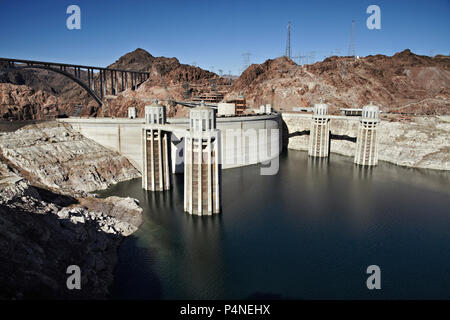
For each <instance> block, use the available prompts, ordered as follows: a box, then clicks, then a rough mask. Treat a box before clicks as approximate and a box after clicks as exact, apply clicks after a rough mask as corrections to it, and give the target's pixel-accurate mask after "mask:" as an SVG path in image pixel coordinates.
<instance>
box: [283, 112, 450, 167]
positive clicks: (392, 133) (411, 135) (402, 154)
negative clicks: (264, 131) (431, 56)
mask: <svg viewBox="0 0 450 320" xmlns="http://www.w3.org/2000/svg"><path fill="white" fill-rule="evenodd" d="M283 121H284V122H285V124H286V126H287V130H288V137H289V144H288V148H289V149H294V150H303V151H307V150H308V141H309V131H310V129H311V115H306V114H293V113H283ZM330 121H331V122H330V132H331V137H332V139H331V145H330V152H332V153H338V154H342V155H346V156H350V157H354V155H355V148H356V143H355V141H356V137H357V133H358V125H359V120H358V118H350V117H345V118H344V117H332V118H331V120H330ZM377 138H378V158H379V160H382V161H387V162H391V163H394V164H397V165H401V166H407V167H414V168H426V169H439V170H450V142H449V141H450V117H449V116H429V117H426V116H422V117H414V118H413V119H412V120H411V121H403V122H399V121H389V119H388V118H385V119H383V120H382V121H381V122H380V123H379V125H378V127H377ZM331 156H332V155H331Z"/></svg>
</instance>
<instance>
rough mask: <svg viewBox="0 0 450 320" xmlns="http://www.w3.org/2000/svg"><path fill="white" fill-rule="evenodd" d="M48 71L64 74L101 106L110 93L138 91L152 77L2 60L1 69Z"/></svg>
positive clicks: (140, 72)
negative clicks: (127, 90)
mask: <svg viewBox="0 0 450 320" xmlns="http://www.w3.org/2000/svg"><path fill="white" fill-rule="evenodd" d="M30 68H34V69H46V70H50V71H53V72H56V73H59V74H62V75H64V76H66V77H68V78H69V79H71V80H72V81H74V82H75V83H77V84H78V85H80V86H81V87H82V88H83V89H84V90H86V91H87V92H88V93H89V94H90V95H91V96H92V97H93V98H94V99H95V101H97V103H98V104H99V105H100V106H101V105H102V99H103V97H104V96H106V95H107V94H108V93H110V94H112V95H117V94H118V93H119V92H121V91H124V90H126V89H128V88H131V89H132V90H134V89H136V88H137V87H138V86H139V85H141V83H143V82H144V81H145V80H147V79H148V78H149V77H150V73H149V72H145V71H133V70H123V69H114V68H102V67H94V66H84V65H76V64H67V63H57V62H44V61H33V60H21V59H10V58H0V69H6V70H8V69H11V70H21V69H30Z"/></svg>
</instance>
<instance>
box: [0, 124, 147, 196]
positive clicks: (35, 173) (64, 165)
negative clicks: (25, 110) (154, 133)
mask: <svg viewBox="0 0 450 320" xmlns="http://www.w3.org/2000/svg"><path fill="white" fill-rule="evenodd" d="M0 154H2V155H3V157H5V158H6V159H8V160H9V161H10V162H11V163H12V164H13V165H14V166H16V167H17V168H20V169H21V170H23V171H25V172H26V173H25V176H26V177H29V178H30V180H32V181H33V182H35V183H39V184H41V185H43V186H45V187H46V188H51V189H54V190H58V192H66V193H69V194H73V193H83V192H91V191H95V190H99V189H106V188H107V187H108V186H110V185H111V184H115V183H117V182H120V181H124V180H129V179H133V178H136V177H139V176H140V173H139V172H138V171H137V170H136V168H134V167H133V166H132V165H131V163H130V162H129V161H128V160H127V159H126V158H125V157H124V156H122V155H120V154H118V153H116V152H112V151H110V150H108V149H106V148H105V147H103V146H101V145H100V144H98V143H96V142H94V141H92V140H90V139H87V138H86V137H84V136H83V135H81V134H80V133H78V132H76V131H75V130H73V129H72V128H71V127H70V126H69V125H68V124H65V123H59V122H56V121H53V122H44V123H39V124H34V125H30V126H25V127H23V128H21V129H19V130H17V131H15V132H9V133H3V134H0Z"/></svg>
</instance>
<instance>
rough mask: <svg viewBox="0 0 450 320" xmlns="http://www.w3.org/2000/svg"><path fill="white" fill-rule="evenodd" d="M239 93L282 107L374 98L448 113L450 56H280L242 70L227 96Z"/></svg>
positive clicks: (389, 106) (352, 103)
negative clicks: (301, 61) (308, 59)
mask: <svg viewBox="0 0 450 320" xmlns="http://www.w3.org/2000/svg"><path fill="white" fill-rule="evenodd" d="M240 93H243V94H244V95H245V97H246V99H247V103H248V104H250V105H252V106H254V107H258V106H259V105H261V104H265V103H271V104H272V105H273V106H274V107H275V108H276V109H279V110H283V111H290V110H292V107H295V106H297V107H307V106H312V105H313V104H314V103H316V102H317V101H319V100H320V99H321V98H322V99H323V100H324V101H325V102H327V103H329V104H330V105H331V111H332V112H337V111H338V108H346V107H361V106H362V105H364V104H367V103H369V102H370V101H374V102H375V103H377V104H379V105H380V106H381V109H382V110H384V111H391V112H404V113H413V114H448V113H449V111H450V100H449V98H450V57H449V56H436V57H434V58H431V57H426V56H419V55H416V54H413V53H411V52H410V51H409V50H404V51H402V52H400V53H397V54H395V55H394V56H392V57H389V56H384V55H376V56H368V57H365V58H360V59H354V58H352V57H330V58H327V59H325V60H324V61H322V62H317V63H315V64H311V65H305V66H298V65H297V64H296V63H294V62H293V61H292V60H290V59H288V58H286V57H280V58H277V59H274V60H267V61H266V62H264V63H263V64H254V65H251V66H250V67H249V68H248V69H247V70H245V71H244V72H243V74H242V75H241V76H240V78H239V79H238V80H236V81H235V82H234V84H233V87H232V89H231V91H230V93H229V94H228V96H227V97H233V96H236V95H238V94H240Z"/></svg>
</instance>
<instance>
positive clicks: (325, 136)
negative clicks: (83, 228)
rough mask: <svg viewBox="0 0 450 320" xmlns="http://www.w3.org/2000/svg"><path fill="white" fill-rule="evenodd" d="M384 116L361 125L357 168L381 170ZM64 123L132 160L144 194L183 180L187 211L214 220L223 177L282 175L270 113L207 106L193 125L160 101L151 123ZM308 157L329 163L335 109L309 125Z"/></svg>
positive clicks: (277, 121) (372, 113)
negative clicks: (180, 176)
mask: <svg viewBox="0 0 450 320" xmlns="http://www.w3.org/2000/svg"><path fill="white" fill-rule="evenodd" d="M378 113H379V109H378V107H377V106H373V105H372V104H371V105H368V106H365V107H364V108H363V109H362V116H361V118H360V119H359V130H358V137H357V139H356V141H355V142H356V143H357V147H356V154H355V156H354V162H355V163H356V164H359V165H362V166H374V165H376V164H377V162H378V153H377V145H376V127H377V123H378V122H379V120H378ZM60 121H62V122H66V123H69V124H71V126H72V127H73V128H74V129H75V130H77V131H79V132H80V133H81V134H83V135H84V136H86V137H88V138H90V139H92V140H94V141H96V142H97V143H99V144H101V145H103V146H105V147H107V148H109V149H111V150H113V151H116V152H119V153H120V154H122V155H124V156H125V157H127V158H128V159H129V160H130V162H131V163H132V164H133V165H134V166H135V167H136V168H137V169H138V170H140V172H141V174H142V188H143V189H145V190H149V191H164V190H170V189H171V178H170V174H169V173H170V172H172V173H184V211H185V212H188V213H190V214H195V215H212V214H215V213H219V212H220V211H221V180H222V179H221V170H222V169H227V168H234V167H240V166H246V165H252V164H258V163H263V164H264V166H262V167H261V172H260V174H261V175H274V174H277V172H278V165H279V163H278V156H279V154H280V152H281V149H282V143H281V142H282V130H281V129H282V119H281V115H280V114H279V113H276V112H272V111H271V110H270V111H269V112H267V113H265V114H258V115H247V116H238V117H236V116H225V117H217V114H216V111H215V110H214V109H213V108H211V107H209V106H206V105H205V104H204V103H202V104H201V105H200V106H197V107H195V108H193V109H191V110H190V117H189V119H186V118H182V119H174V118H172V119H167V118H166V108H165V106H162V105H160V104H158V103H157V102H156V101H155V102H154V103H153V104H152V105H150V106H145V118H144V119H137V118H136V108H134V107H132V108H129V110H128V119H120V118H93V119H89V118H88V119H86V118H70V119H62V120H60ZM310 121H311V122H310V123H311V130H310V137H309V148H308V154H309V156H311V157H315V158H323V157H328V155H329V149H330V136H331V132H330V116H329V115H328V105H326V104H324V103H319V104H316V105H315V106H314V113H313V115H312V117H311V118H310Z"/></svg>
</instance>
